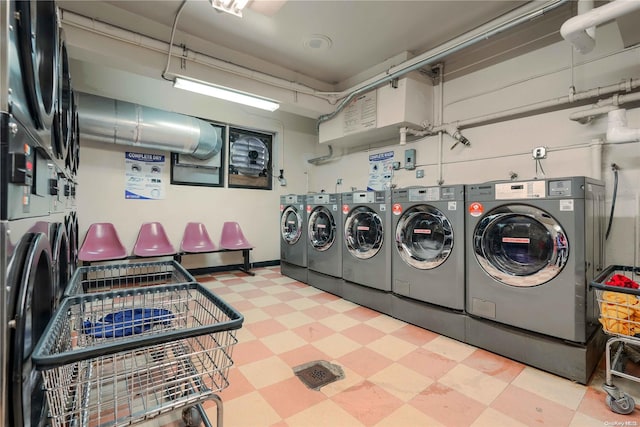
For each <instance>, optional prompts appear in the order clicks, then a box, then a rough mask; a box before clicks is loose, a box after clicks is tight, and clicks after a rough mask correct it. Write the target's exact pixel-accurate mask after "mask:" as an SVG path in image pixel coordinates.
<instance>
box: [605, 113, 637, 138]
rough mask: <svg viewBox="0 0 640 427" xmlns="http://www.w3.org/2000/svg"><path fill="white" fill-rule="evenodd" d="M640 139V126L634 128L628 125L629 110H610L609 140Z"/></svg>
mask: <svg viewBox="0 0 640 427" xmlns="http://www.w3.org/2000/svg"><path fill="white" fill-rule="evenodd" d="M634 141H640V128H638V129H633V128H630V127H628V125H627V110H625V109H618V110H613V111H609V122H608V127H607V142H634Z"/></svg>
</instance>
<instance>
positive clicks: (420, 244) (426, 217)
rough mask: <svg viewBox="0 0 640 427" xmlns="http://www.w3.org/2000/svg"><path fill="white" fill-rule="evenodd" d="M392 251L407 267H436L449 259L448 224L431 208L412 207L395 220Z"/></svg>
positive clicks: (436, 210) (449, 223)
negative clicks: (396, 223) (394, 241)
mask: <svg viewBox="0 0 640 427" xmlns="http://www.w3.org/2000/svg"><path fill="white" fill-rule="evenodd" d="M396 248H397V250H398V253H399V254H400V257H401V258H402V259H403V260H404V262H406V263H407V264H409V265H410V266H412V267H415V268H418V269H420V270H429V269H432V268H436V267H438V266H439V265H441V264H442V263H444V262H445V261H446V260H447V258H449V255H450V254H451V250H452V249H453V227H452V226H451V222H449V219H448V218H447V217H446V216H445V215H444V214H443V213H442V212H441V211H440V210H439V209H436V208H434V207H432V206H428V205H420V206H413V207H411V208H410V209H407V210H406V211H405V212H404V214H403V215H402V216H401V217H400V219H399V221H398V225H397V226H396Z"/></svg>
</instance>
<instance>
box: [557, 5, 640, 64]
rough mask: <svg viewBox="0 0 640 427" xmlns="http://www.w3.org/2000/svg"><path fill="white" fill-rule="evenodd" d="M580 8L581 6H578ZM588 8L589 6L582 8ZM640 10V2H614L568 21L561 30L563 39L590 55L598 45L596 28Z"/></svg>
mask: <svg viewBox="0 0 640 427" xmlns="http://www.w3.org/2000/svg"><path fill="white" fill-rule="evenodd" d="M578 6H580V4H578ZM582 7H583V8H585V9H586V8H588V4H586V5H584V6H582ZM638 9H640V1H636V0H613V1H612V2H610V3H607V4H605V5H603V6H600V7H598V8H595V9H591V10H589V11H588V12H585V13H581V14H579V15H576V16H574V17H573V18H571V19H569V20H567V21H566V22H565V23H564V24H562V27H561V28H560V34H561V35H562V37H563V38H564V39H565V40H567V41H568V42H569V43H571V44H572V45H573V46H574V47H575V49H576V50H577V51H578V52H580V53H582V54H585V53H589V52H591V51H592V50H593V48H594V47H595V45H596V39H595V37H594V35H595V31H592V30H593V29H594V28H595V27H596V26H598V25H600V24H604V23H605V22H608V21H611V20H614V19H616V18H618V17H620V16H623V15H626V14H628V13H631V12H633V11H635V10H638Z"/></svg>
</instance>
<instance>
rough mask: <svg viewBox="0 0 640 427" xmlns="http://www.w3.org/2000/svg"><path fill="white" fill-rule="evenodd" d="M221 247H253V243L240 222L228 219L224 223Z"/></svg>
mask: <svg viewBox="0 0 640 427" xmlns="http://www.w3.org/2000/svg"><path fill="white" fill-rule="evenodd" d="M220 247H221V248H222V249H231V250H237V249H253V245H252V244H251V243H249V241H248V240H247V238H246V237H244V234H242V229H241V228H240V224H238V223H237V222H233V221H227V222H225V223H224V224H222V234H221V236H220Z"/></svg>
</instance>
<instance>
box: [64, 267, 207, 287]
mask: <svg viewBox="0 0 640 427" xmlns="http://www.w3.org/2000/svg"><path fill="white" fill-rule="evenodd" d="M195 281H196V279H195V278H194V277H193V276H192V275H191V274H190V273H189V272H188V271H187V270H186V269H185V268H184V267H183V266H182V265H181V264H180V263H178V262H176V261H175V260H169V261H167V260H164V261H150V262H149V261H145V262H132V263H118V264H103V265H90V266H83V267H78V268H77V269H76V270H75V272H74V274H73V276H72V277H71V280H69V284H68V285H67V287H66V289H65V291H64V295H65V296H73V295H79V294H83V293H94V292H106V291H113V290H116V289H124V288H136V287H143V286H156V285H164V284H169V283H189V282H195Z"/></svg>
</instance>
